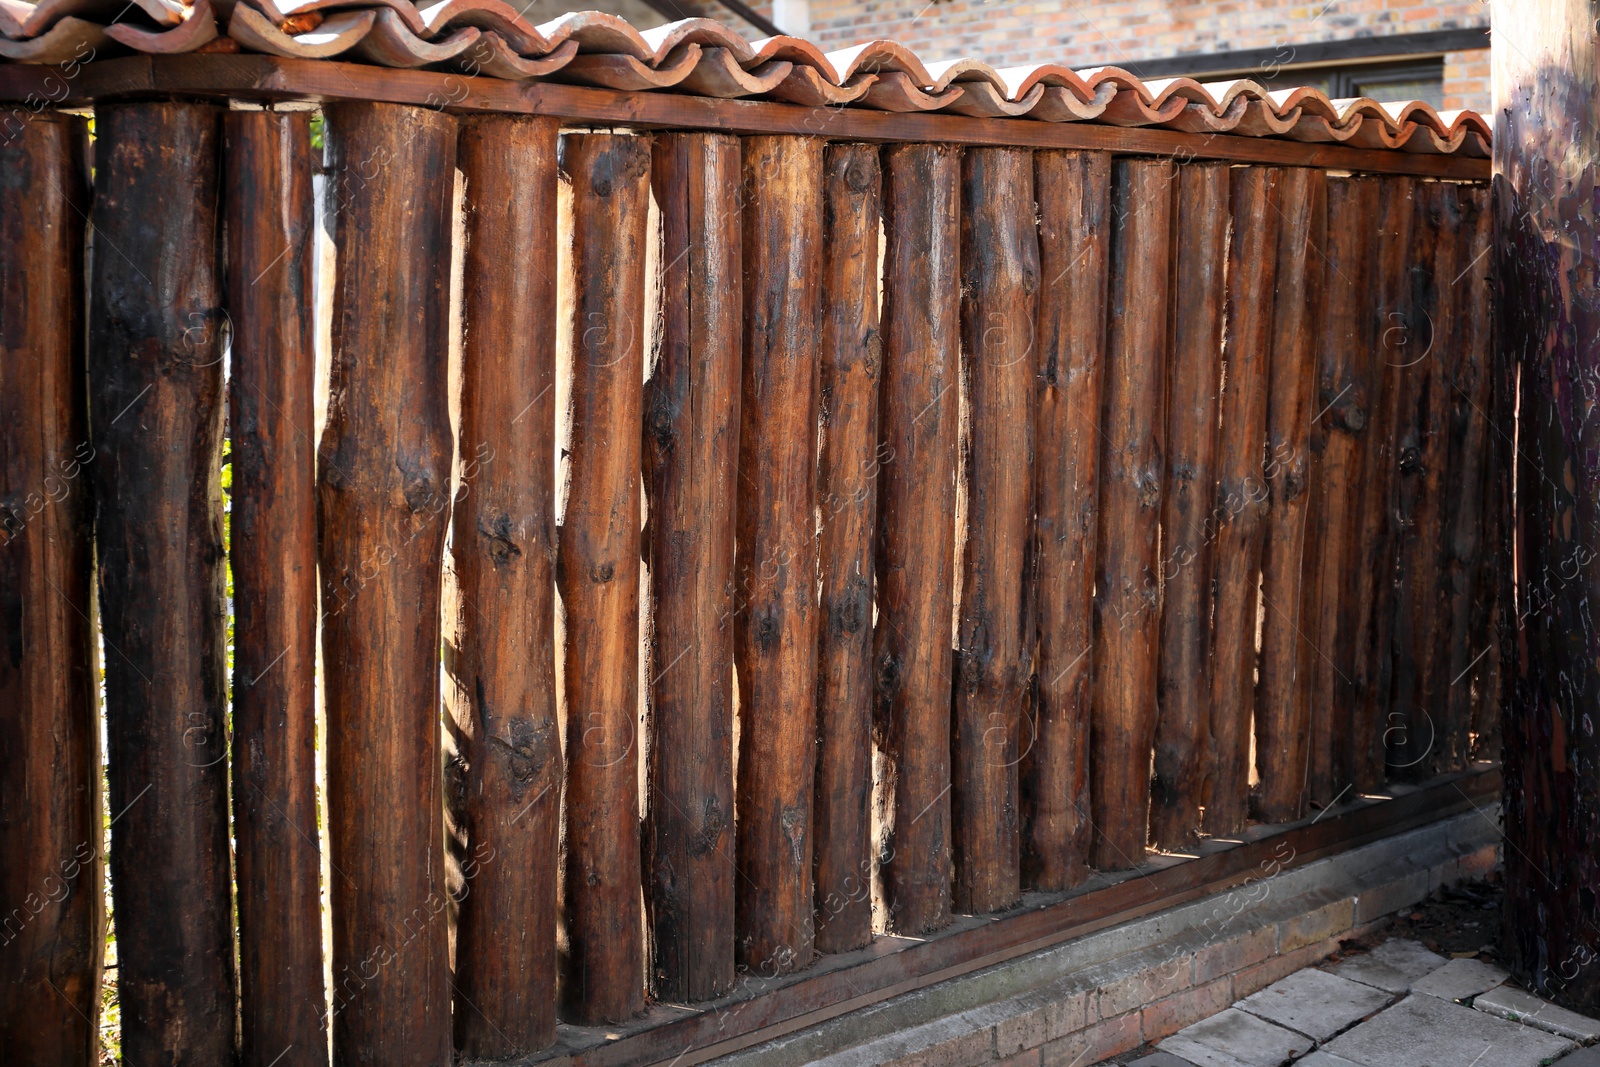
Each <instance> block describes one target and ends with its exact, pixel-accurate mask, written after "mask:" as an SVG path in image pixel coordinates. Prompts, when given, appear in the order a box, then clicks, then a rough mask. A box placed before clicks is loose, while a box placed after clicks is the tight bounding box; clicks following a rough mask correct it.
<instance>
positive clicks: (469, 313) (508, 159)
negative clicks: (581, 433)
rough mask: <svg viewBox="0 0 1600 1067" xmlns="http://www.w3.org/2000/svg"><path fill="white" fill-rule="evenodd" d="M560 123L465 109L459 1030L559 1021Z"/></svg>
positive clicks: (549, 1036)
mask: <svg viewBox="0 0 1600 1067" xmlns="http://www.w3.org/2000/svg"><path fill="white" fill-rule="evenodd" d="M556 133H557V129H556V124H555V123H553V122H550V121H548V120H544V119H528V118H522V117H518V116H504V117H501V116H480V117H475V118H472V119H470V120H467V121H465V122H463V123H462V128H461V134H460V138H459V140H458V142H457V149H456V150H457V153H458V156H457V159H458V165H459V166H460V168H461V173H462V176H463V178H464V180H465V202H466V221H465V231H464V233H465V240H466V247H465V251H464V256H463V264H462V306H461V316H462V350H461V381H460V397H461V429H460V438H459V445H458V451H459V454H460V467H459V477H460V479H461V483H460V488H459V489H458V490H457V491H456V499H455V510H454V515H453V516H452V519H451V521H452V523H453V532H452V536H451V552H452V557H453V558H452V563H453V565H454V576H455V580H454V589H453V593H454V597H453V602H450V601H447V606H446V615H445V620H446V622H445V626H446V634H447V641H448V642H449V646H450V649H451V654H450V656H449V658H447V660H446V665H447V668H448V670H449V674H450V676H451V679H452V680H453V682H454V685H452V686H450V687H448V688H447V690H446V692H447V695H448V697H449V698H450V712H451V715H452V719H453V723H454V728H455V730H456V732H457V734H458V735H459V736H460V737H461V738H462V739H463V740H462V742H461V743H460V745H459V749H460V754H461V755H462V756H463V757H464V758H465V761H466V767H465V768H464V770H465V781H464V785H465V790H466V797H465V799H466V804H465V809H466V823H465V829H466V834H467V840H466V848H465V858H464V859H463V860H462V861H461V876H462V879H463V882H462V884H463V890H462V892H464V893H465V896H464V897H462V899H461V902H460V913H459V918H458V919H457V926H456V958H455V977H454V980H453V987H454V988H453V993H454V995H453V999H454V1002H455V1012H454V1020H455V1024H454V1030H455V1045H456V1048H457V1049H458V1050H460V1052H461V1053H462V1054H463V1055H466V1056H484V1057H493V1058H499V1059H505V1058H508V1057H511V1056H515V1055H517V1054H519V1053H528V1052H533V1051H535V1050H537V1049H539V1048H542V1047H543V1046H545V1045H548V1044H550V1042H551V1041H553V1040H554V1039H555V1024H556V1012H555V1007H556V998H555V989H556V956H555V952H556V878H557V872H558V871H559V869H560V868H559V862H558V858H557V857H558V851H557V849H558V847H559V843H560V822H561V781H562V777H563V774H562V771H563V767H562V754H561V731H560V724H559V723H558V722H557V720H556V701H555V643H554V641H555V637H554V628H555V585H554V580H555V573H554V570H555V552H556V548H555V460H554V449H555V410H556V403H555V375H556V338H555V331H554V330H552V329H550V323H551V322H553V321H554V320H555V316H556V274H555V271H554V270H552V269H551V268H552V264H553V263H554V260H555V252H556Z"/></svg>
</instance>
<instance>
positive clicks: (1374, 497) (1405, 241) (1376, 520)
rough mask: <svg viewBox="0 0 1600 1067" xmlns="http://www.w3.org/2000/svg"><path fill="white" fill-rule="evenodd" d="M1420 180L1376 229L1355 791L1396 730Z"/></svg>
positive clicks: (1394, 183)
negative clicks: (1401, 484)
mask: <svg viewBox="0 0 1600 1067" xmlns="http://www.w3.org/2000/svg"><path fill="white" fill-rule="evenodd" d="M1416 188H1417V186H1416V183H1415V182H1413V181H1412V180H1411V179H1409V178H1386V179H1383V181H1382V182H1381V184H1380V186H1379V192H1378V232H1377V235H1376V237H1375V240H1376V243H1377V254H1376V261H1375V263H1374V267H1373V283H1372V292H1373V293H1374V294H1375V296H1376V298H1377V299H1376V300H1375V301H1370V302H1369V303H1372V304H1375V305H1376V314H1377V318H1378V321H1377V324H1376V333H1377V345H1376V352H1375V355H1374V360H1373V368H1374V372H1373V379H1374V381H1373V388H1374V394H1373V400H1372V402H1371V406H1370V409H1369V412H1370V414H1369V419H1368V429H1367V445H1366V448H1365V452H1366V455H1365V457H1364V463H1363V468H1362V490H1361V494H1360V497H1359V500H1360V505H1361V506H1360V518H1359V522H1358V525H1357V528H1356V545H1357V546H1358V548H1357V551H1358V553H1359V555H1358V556H1357V561H1356V562H1357V566H1356V568H1355V569H1354V570H1353V571H1352V574H1353V575H1354V576H1355V577H1354V580H1355V582H1356V593H1357V606H1356V611H1357V620H1358V624H1359V629H1358V630H1357V631H1356V634H1355V649H1354V664H1355V672H1354V675H1353V679H1354V682H1355V685H1354V689H1355V704H1354V722H1353V726H1352V729H1351V747H1350V751H1351V766H1352V777H1353V778H1354V780H1355V786H1356V789H1357V790H1359V791H1362V792H1366V791H1369V790H1372V789H1375V788H1377V787H1378V786H1379V785H1381V784H1382V783H1383V780H1384V777H1385V775H1384V747H1385V744H1386V742H1387V741H1388V740H1389V739H1390V737H1391V736H1392V735H1390V733H1389V729H1390V725H1391V722H1390V719H1389V714H1390V708H1389V681H1390V668H1391V667H1392V665H1393V658H1392V657H1391V656H1390V654H1389V643H1390V640H1391V630H1392V627H1393V622H1394V613H1393V603H1394V550H1393V544H1394V541H1393V537H1394V514H1393V512H1394V507H1393V500H1392V499H1391V489H1390V487H1391V486H1392V484H1393V482H1394V479H1395V473H1394V472H1395V466H1396V464H1395V452H1394V440H1395V426H1396V419H1397V411H1398V409H1397V407H1396V403H1397V401H1398V399H1399V393H1400V390H1399V382H1398V376H1399V374H1400V369H1401V367H1402V365H1403V364H1404V363H1406V362H1408V361H1409V360H1411V359H1413V358H1415V357H1414V356H1413V355H1411V354H1410V353H1412V352H1415V351H1418V350H1420V348H1421V347H1425V345H1424V344H1421V343H1419V341H1418V338H1417V335H1416V334H1415V332H1414V331H1413V329H1412V327H1411V324H1410V307H1411V297H1410V291H1409V289H1408V287H1407V285H1406V263H1407V258H1406V257H1407V255H1408V254H1409V250H1410V246H1411V224H1412V215H1413V211H1414V205H1415V199H1416Z"/></svg>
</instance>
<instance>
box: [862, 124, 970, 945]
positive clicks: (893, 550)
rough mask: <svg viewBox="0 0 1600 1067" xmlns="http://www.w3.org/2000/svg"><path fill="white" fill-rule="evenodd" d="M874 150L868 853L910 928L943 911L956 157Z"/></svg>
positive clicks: (946, 897) (898, 923) (907, 149)
mask: <svg viewBox="0 0 1600 1067" xmlns="http://www.w3.org/2000/svg"><path fill="white" fill-rule="evenodd" d="M883 160H884V195H883V200H884V220H883V221H884V233H885V240H886V244H885V248H884V259H883V288H884V293H883V383H882V408H881V418H882V422H883V431H882V432H883V444H882V446H881V448H880V454H881V457H882V460H883V464H884V467H883V469H882V471H881V472H880V474H879V483H878V484H879V490H878V508H879V511H878V612H879V614H878V625H877V629H876V633H875V636H874V643H873V660H874V662H875V663H876V664H877V669H876V673H877V682H876V685H877V700H878V704H877V709H876V711H875V713H874V718H875V721H874V727H873V728H874V730H875V732H876V733H877V735H878V746H879V749H880V750H881V752H882V754H883V764H884V768H883V775H884V777H883V783H882V785H881V786H880V787H879V788H880V791H879V796H878V803H879V804H880V805H881V810H880V816H879V822H880V824H881V825H882V827H883V831H884V836H883V840H882V841H881V842H880V844H879V846H878V857H879V862H880V864H881V865H882V880H883V896H884V902H885V905H886V906H887V909H888V922H889V928H890V929H891V930H893V931H895V932H897V933H908V934H914V933H922V932H925V931H928V930H936V929H938V928H939V927H941V926H945V925H948V924H949V922H950V880H951V858H950V662H951V651H950V621H951V611H952V603H951V601H952V598H953V596H954V589H955V503H956V432H957V423H958V420H959V417H960V411H959V408H960V395H961V394H960V391H959V387H960V382H959V379H958V375H959V373H960V366H959V353H960V341H961V339H960V335H959V332H958V331H959V329H960V287H959V282H958V274H957V271H958V270H959V264H960V254H961V246H960V234H961V227H960V212H961V157H960V154H959V153H958V152H956V151H954V150H952V149H950V148H947V147H945V146H943V145H923V144H917V145H896V146H894V147H893V148H889V149H886V150H885V151H884V154H883Z"/></svg>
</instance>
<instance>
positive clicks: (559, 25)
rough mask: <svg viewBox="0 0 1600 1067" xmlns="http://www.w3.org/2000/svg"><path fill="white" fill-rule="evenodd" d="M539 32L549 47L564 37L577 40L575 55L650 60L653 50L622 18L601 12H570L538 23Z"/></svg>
mask: <svg viewBox="0 0 1600 1067" xmlns="http://www.w3.org/2000/svg"><path fill="white" fill-rule="evenodd" d="M539 32H540V33H541V34H542V35H543V36H544V39H545V40H546V41H549V42H550V47H552V48H554V47H555V46H556V45H558V44H561V43H563V42H565V41H568V40H574V41H577V42H578V54H579V55H599V54H614V55H622V56H632V57H633V58H634V59H637V60H639V61H640V62H643V63H654V62H655V60H656V50H655V49H654V48H652V47H650V44H649V42H647V41H646V40H645V39H644V35H643V34H641V33H640V32H639V31H638V30H636V29H634V28H633V27H632V26H630V25H628V21H627V20H626V19H621V18H618V17H617V16H615V15H607V14H606V13H605V12H603V11H574V12H571V13H569V14H566V15H562V16H561V17H560V18H557V19H552V20H551V21H549V22H545V23H541V24H540V26H539Z"/></svg>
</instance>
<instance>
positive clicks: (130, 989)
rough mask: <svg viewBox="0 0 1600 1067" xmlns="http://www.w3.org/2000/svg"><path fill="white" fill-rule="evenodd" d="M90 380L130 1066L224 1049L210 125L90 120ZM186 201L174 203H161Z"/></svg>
mask: <svg viewBox="0 0 1600 1067" xmlns="http://www.w3.org/2000/svg"><path fill="white" fill-rule="evenodd" d="M95 124H96V133H97V135H98V141H97V144H96V149H95V205H94V212H95V215H94V229H95V237H94V247H95V256H94V268H93V278H92V280H91V284H90V308H89V377H90V380H91V381H93V382H94V383H95V385H94V389H93V390H92V392H91V397H90V412H89V421H90V425H91V426H92V427H93V435H94V438H93V439H94V450H95V461H94V464H93V465H92V467H91V468H90V469H91V470H92V472H93V474H94V493H95V508H96V514H95V538H96V541H97V546H98V556H99V562H100V604H101V610H102V629H103V633H104V637H105V648H106V657H107V658H106V664H105V671H106V711H107V716H108V724H107V735H108V738H109V746H110V748H109V756H110V760H109V763H110V787H111V788H110V792H111V796H110V810H111V814H112V816H113V818H114V820H115V821H114V822H113V823H112V827H111V833H112V879H113V880H112V893H113V905H114V907H115V908H116V914H117V959H118V964H119V969H118V971H117V993H118V996H119V998H120V1001H121V1005H122V1049H123V1055H124V1057H125V1058H126V1059H127V1060H128V1062H130V1063H161V1064H172V1065H178V1064H195V1065H201V1064H205V1065H212V1064H218V1063H227V1062H229V1061H231V1060H232V1059H233V1057H234V1053H235V1043H236V1041H235V1038H236V1027H235V1010H236V1008H235V1004H234V965H233V955H234V945H233V902H232V892H231V887H230V885H229V870H228V789H227V786H228V765H227V755H228V745H227V732H226V731H227V722H226V718H225V715H226V711H227V687H226V684H225V681H224V677H223V672H224V670H225V669H226V663H227V661H226V658H225V647H224V641H225V637H226V633H225V629H224V623H223V567H222V560H223V551H222V489H221V481H220V468H221V459H222V456H221V452H222V327H223V316H222V306H221V305H222V299H221V297H222V294H221V285H220V279H219V277H218V270H217V260H216V248H217V193H218V184H219V182H218V174H217V169H218V167H217V163H218V159H217V155H218V153H217V149H218V141H219V137H218V125H219V123H218V115H217V111H216V110H215V109H214V108H210V107H206V106H202V105H198V104H144V103H141V104H127V105H119V106H113V107H102V108H98V109H97V110H96V115H95ZM175 189H181V190H183V195H182V196H181V197H174V196H173V190H175Z"/></svg>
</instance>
